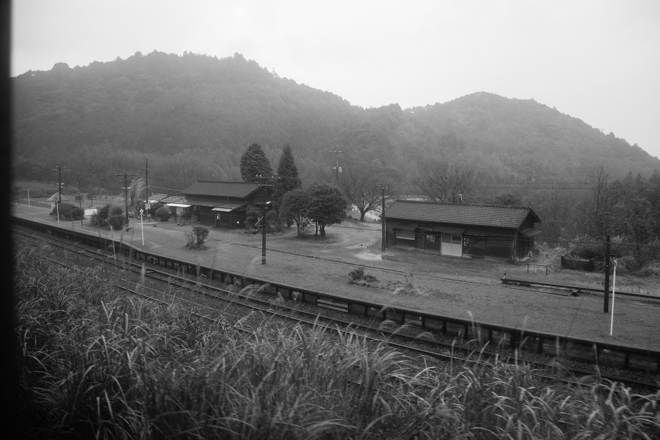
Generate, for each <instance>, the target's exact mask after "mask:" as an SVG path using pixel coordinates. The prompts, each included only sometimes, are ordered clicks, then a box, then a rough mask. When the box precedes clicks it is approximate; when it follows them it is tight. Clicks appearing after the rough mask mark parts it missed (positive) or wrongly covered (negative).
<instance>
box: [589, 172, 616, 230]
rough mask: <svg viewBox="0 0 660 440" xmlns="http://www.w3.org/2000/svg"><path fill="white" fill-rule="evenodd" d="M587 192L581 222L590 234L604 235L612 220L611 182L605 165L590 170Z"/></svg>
mask: <svg viewBox="0 0 660 440" xmlns="http://www.w3.org/2000/svg"><path fill="white" fill-rule="evenodd" d="M589 192H590V195H591V197H590V200H589V201H588V202H587V206H586V209H585V211H584V214H583V215H582V222H583V224H584V226H585V227H586V229H587V231H589V232H590V233H591V234H593V235H596V236H602V235H606V234H607V233H608V232H609V231H610V229H611V226H610V225H611V222H612V218H611V217H612V216H611V207H612V183H611V182H610V176H609V174H608V173H607V169H606V168H605V166H603V165H600V166H598V167H595V168H594V169H593V170H592V171H591V174H590V175H589Z"/></svg>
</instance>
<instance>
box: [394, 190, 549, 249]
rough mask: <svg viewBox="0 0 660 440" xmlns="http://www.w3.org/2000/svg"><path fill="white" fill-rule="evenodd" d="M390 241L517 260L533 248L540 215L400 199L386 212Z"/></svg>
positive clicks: (506, 208)
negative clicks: (535, 226) (535, 227)
mask: <svg viewBox="0 0 660 440" xmlns="http://www.w3.org/2000/svg"><path fill="white" fill-rule="evenodd" d="M385 222H386V223H385V224H386V226H385V228H386V234H385V246H386V247H398V248H416V249H425V250H427V251H435V252H437V253H439V254H440V255H448V256H454V257H462V258H487V257H488V258H497V259H506V260H516V259H520V258H524V257H526V256H527V255H528V254H529V253H530V252H531V251H533V250H534V236H535V235H537V234H539V233H540V232H541V231H539V230H537V229H534V224H535V223H540V222H541V219H540V218H539V217H538V216H537V215H536V214H535V213H534V211H532V210H531V209H530V208H525V207H518V206H496V205H468V204H462V203H459V204H451V203H436V202H416V201H404V200H397V201H396V202H394V203H393V204H392V205H391V206H390V207H389V208H387V210H386V212H385Z"/></svg>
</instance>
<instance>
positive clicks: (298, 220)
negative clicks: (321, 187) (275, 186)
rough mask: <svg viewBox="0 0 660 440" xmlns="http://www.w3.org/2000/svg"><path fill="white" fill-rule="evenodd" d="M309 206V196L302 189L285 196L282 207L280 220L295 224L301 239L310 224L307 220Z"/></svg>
mask: <svg viewBox="0 0 660 440" xmlns="http://www.w3.org/2000/svg"><path fill="white" fill-rule="evenodd" d="M308 205H309V194H308V193H307V191H305V190H304V189H301V188H297V189H294V190H292V191H289V192H287V193H286V194H284V197H283V198H282V204H281V205H280V218H282V219H286V220H291V221H293V222H295V224H296V229H297V233H298V236H299V237H300V236H301V234H302V233H303V232H304V230H305V227H306V225H307V224H309V220H308V219H307V207H308Z"/></svg>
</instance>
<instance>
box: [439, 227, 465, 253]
mask: <svg viewBox="0 0 660 440" xmlns="http://www.w3.org/2000/svg"><path fill="white" fill-rule="evenodd" d="M440 253H441V254H442V255H453V256H454V257H462V256H463V240H462V239H461V236H460V235H458V234H445V233H443V234H442V244H441V245H440Z"/></svg>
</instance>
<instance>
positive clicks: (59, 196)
mask: <svg viewBox="0 0 660 440" xmlns="http://www.w3.org/2000/svg"><path fill="white" fill-rule="evenodd" d="M57 174H58V178H57V179H58V183H57V204H58V205H59V204H60V203H62V167H60V166H58V167H57Z"/></svg>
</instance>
